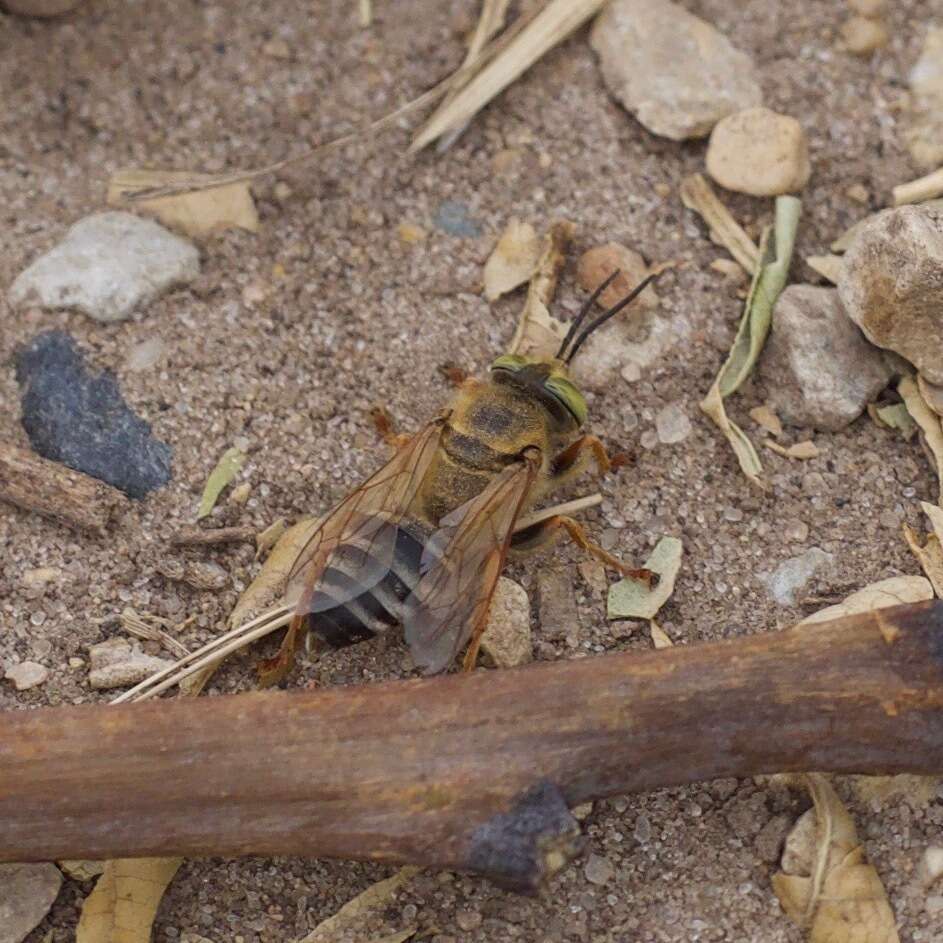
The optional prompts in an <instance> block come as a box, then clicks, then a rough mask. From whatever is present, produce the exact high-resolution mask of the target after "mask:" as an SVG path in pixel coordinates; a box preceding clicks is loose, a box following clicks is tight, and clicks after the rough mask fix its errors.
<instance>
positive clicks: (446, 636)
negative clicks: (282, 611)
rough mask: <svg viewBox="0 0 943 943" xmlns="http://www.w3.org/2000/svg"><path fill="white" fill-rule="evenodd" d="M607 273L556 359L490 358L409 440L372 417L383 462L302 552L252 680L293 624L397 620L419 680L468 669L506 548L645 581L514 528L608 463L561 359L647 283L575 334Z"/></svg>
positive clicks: (369, 624)
mask: <svg viewBox="0 0 943 943" xmlns="http://www.w3.org/2000/svg"><path fill="white" fill-rule="evenodd" d="M617 274H618V272H615V273H613V274H612V275H611V276H610V277H609V278H608V279H606V280H605V281H604V282H603V283H602V284H601V285H599V287H598V288H597V289H596V290H595V291H594V292H593V294H592V295H591V296H590V297H589V299H588V300H587V301H586V303H585V304H584V305H583V307H582V308H581V310H580V312H579V313H578V314H577V316H576V317H575V318H574V319H573V322H572V324H571V325H570V328H569V330H568V332H567V334H566V337H565V338H564V339H563V342H562V343H561V345H560V349H559V350H558V351H557V353H556V356H554V357H552V358H551V357H543V358H540V357H523V356H518V355H510V354H505V355H503V356H501V357H498V358H497V360H495V361H494V362H493V363H492V364H491V368H490V370H489V373H488V375H487V377H486V378H484V379H476V378H467V379H464V380H463V381H462V382H461V385H460V386H459V387H458V389H457V391H456V393H455V395H454V397H453V399H452V401H451V403H450V404H449V405H448V407H447V408H446V409H445V410H444V412H442V413H441V414H440V415H438V416H436V417H435V418H434V419H432V420H431V421H430V422H428V423H427V424H426V425H425V426H423V428H421V429H420V430H419V431H418V432H417V433H416V434H415V435H412V436H407V435H397V434H395V433H394V432H393V431H392V429H391V428H390V426H389V422H388V420H387V419H386V418H385V414H383V413H381V414H380V415H379V416H377V417H375V418H377V426H378V429H379V431H380V432H381V434H383V435H384V437H385V439H386V440H387V442H388V443H389V444H390V445H392V446H393V448H394V454H393V457H392V458H391V459H390V460H389V461H388V462H387V463H386V465H384V466H383V467H382V468H381V469H380V470H379V471H377V472H376V473H375V474H374V475H372V476H371V477H370V478H368V479H367V480H366V481H365V482H364V483H363V484H362V485H361V486H360V487H359V488H357V489H356V490H355V491H353V492H352V493H351V494H349V495H348V496H347V497H345V498H344V499H343V500H342V501H340V503H339V504H337V505H336V506H335V507H334V508H333V510H331V511H330V512H329V513H328V514H327V516H326V517H324V518H323V519H322V520H321V522H320V524H319V525H318V526H317V527H316V529H315V530H314V532H313V533H312V535H311V537H310V538H309V540H308V541H307V543H306V544H305V545H304V547H303V548H302V550H301V553H300V554H299V556H298V557H297V559H296V561H295V564H294V566H293V568H292V570H291V572H290V574H289V577H288V583H287V593H286V598H287V600H288V603H289V605H290V606H293V609H294V614H293V618H292V621H291V623H290V625H289V628H288V632H287V633H286V635H285V638H284V640H283V642H282V647H281V649H280V651H279V654H278V655H277V656H276V657H275V658H274V659H270V660H269V661H268V662H267V663H265V664H264V665H263V668H262V675H263V680H266V681H268V682H270V683H271V682H272V681H275V680H278V679H279V678H280V677H283V676H284V674H285V673H286V672H287V671H288V669H289V668H290V667H291V665H292V663H293V659H294V655H295V651H296V648H297V646H298V644H299V642H300V641H301V639H302V637H303V634H304V632H305V630H307V631H308V632H310V633H312V634H313V636H315V639H316V640H320V641H321V642H323V643H327V644H328V645H330V646H333V647H340V646H344V645H350V644H353V643H355V642H358V641H361V640H364V639H368V638H371V637H373V636H374V635H376V634H377V633H379V632H383V631H386V630H388V629H390V628H392V627H394V626H396V625H397V624H399V625H402V626H403V629H404V632H405V636H406V641H407V643H408V645H409V648H410V651H411V653H412V656H413V659H414V661H415V662H416V664H417V665H418V666H419V667H421V668H423V669H424V670H425V672H426V673H427V674H432V673H435V672H439V671H442V670H444V669H446V668H448V667H449V666H450V665H451V664H452V663H453V662H454V661H455V660H456V658H457V656H458V654H459V653H460V652H461V651H462V649H463V648H464V647H465V646H466V645H467V646H468V647H467V651H466V655H465V659H464V667H465V668H466V669H470V668H471V667H473V666H474V664H475V660H476V657H477V653H478V645H479V640H480V637H481V634H482V632H483V631H484V629H485V626H486V624H487V617H488V608H489V605H490V603H491V598H492V595H493V593H494V589H495V586H496V584H497V581H498V577H499V576H500V574H501V570H502V568H503V566H504V563H505V560H506V558H507V556H508V554H509V553H510V554H518V553H527V552H532V551H535V550H537V549H539V548H542V547H545V546H547V545H548V544H550V543H551V542H552V541H554V540H555V539H556V538H557V537H558V536H560V535H561V534H562V533H565V534H567V535H569V537H570V538H571V539H572V540H573V541H575V542H576V543H577V544H578V545H579V546H580V547H582V548H583V549H584V550H585V551H587V552H588V553H590V554H591V555H592V556H593V557H595V558H597V559H598V560H601V561H602V562H603V563H604V564H605V565H606V566H608V567H610V568H612V569H614V570H616V571H618V572H619V573H621V574H623V575H624V576H627V577H630V578H633V579H638V580H643V581H648V580H650V578H651V574H650V573H649V572H648V571H646V570H636V569H632V568H629V567H626V566H624V565H623V563H622V562H621V561H619V560H618V559H616V558H615V557H614V556H612V555H611V554H609V553H607V552H606V551H605V550H604V549H603V548H602V547H600V546H598V545H597V544H595V543H593V542H592V541H591V540H590V539H589V537H588V536H587V535H586V533H585V532H584V530H583V528H582V527H581V526H580V525H579V524H578V523H577V522H576V521H575V520H573V519H572V518H570V517H567V516H564V515H554V516H551V517H547V518H544V519H542V520H540V521H539V522H538V523H535V524H534V525H533V526H527V527H524V528H523V529H517V530H516V529H515V524H516V522H517V521H518V520H519V519H520V518H521V516H522V515H523V514H524V513H525V512H527V511H528V510H529V509H531V508H533V507H534V506H535V505H536V504H537V503H539V502H540V501H541V500H542V499H543V498H545V497H546V496H547V495H549V494H550V493H551V492H553V491H555V490H557V489H559V488H561V487H562V486H564V485H566V484H568V483H569V482H571V481H572V480H574V479H575V478H576V477H577V476H579V475H580V474H582V473H583V472H584V471H586V470H587V468H588V467H589V465H590V463H592V462H595V464H596V466H597V468H598V470H599V473H600V474H605V473H606V472H608V471H609V470H610V469H611V468H613V467H614V464H616V463H615V462H614V460H613V459H610V457H609V455H608V454H607V452H606V449H605V447H604V446H603V444H602V442H601V441H600V440H599V439H598V438H597V437H596V436H594V435H589V434H585V433H583V432H582V429H583V427H584V425H585V424H586V420H587V406H586V400H585V399H584V397H583V395H582V393H581V392H580V390H579V389H578V388H577V386H576V385H575V384H574V382H573V380H572V379H571V378H570V376H569V365H570V363H571V362H572V360H573V358H574V357H575V356H576V353H577V351H578V350H579V349H580V347H581V346H582V345H583V343H584V342H585V340H586V339H587V338H588V337H589V336H590V334H592V333H593V332H594V331H595V330H597V329H598V328H599V327H601V326H602V325H603V324H605V323H606V321H608V320H609V319H610V318H612V317H614V316H615V315H616V314H618V313H619V312H620V311H621V310H622V309H623V308H625V307H626V306H627V305H629V304H630V303H631V302H632V301H633V300H635V298H637V297H638V295H639V294H640V292H642V291H643V290H644V288H645V287H646V286H647V285H648V284H649V282H651V281H652V280H653V278H654V277H655V276H654V275H651V276H649V277H648V278H646V279H645V280H644V281H643V282H642V283H641V284H639V285H638V286H637V287H636V288H635V289H633V290H632V291H631V292H630V293H629V294H628V295H627V296H626V297H625V298H623V299H622V300H621V301H619V302H618V303H617V304H615V305H613V306H612V307H611V308H609V309H608V310H606V311H605V312H604V313H603V314H601V315H600V316H599V317H598V318H596V319H595V320H593V321H591V322H590V323H589V324H588V325H587V326H585V327H584V326H583V322H584V321H585V320H586V317H587V315H588V313H589V311H590V310H591V309H592V306H593V304H594V302H595V301H596V299H597V298H598V297H599V295H600V294H601V293H602V292H603V291H604V290H605V288H606V287H607V286H608V285H609V284H610V283H611V281H612V279H614V278H615V277H616V275H617ZM616 458H617V459H618V458H619V456H616Z"/></svg>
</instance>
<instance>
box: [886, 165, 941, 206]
mask: <svg viewBox="0 0 943 943" xmlns="http://www.w3.org/2000/svg"><path fill="white" fill-rule="evenodd" d="M893 192H894V206H903V205H904V204H905V203H923V202H924V201H925V200H935V199H936V198H937V197H939V196H943V167H941V168H940V169H939V170H935V171H933V173H932V174H927V175H926V176H925V177H920V178H918V179H917V180H911V181H910V182H909V183H902V184H901V185H900V186H898V187H894V191H893Z"/></svg>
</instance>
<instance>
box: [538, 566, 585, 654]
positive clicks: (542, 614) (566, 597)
mask: <svg viewBox="0 0 943 943" xmlns="http://www.w3.org/2000/svg"><path fill="white" fill-rule="evenodd" d="M537 613H538V618H539V620H540V634H541V635H542V636H543V637H544V638H548V639H562V638H566V637H567V636H568V635H573V636H575V635H578V634H579V630H580V614H579V610H578V609H577V608H576V600H575V599H574V598H573V587H572V586H571V585H570V582H569V580H568V579H567V577H566V575H565V574H564V573H562V572H561V571H560V570H541V571H540V572H539V573H538V574H537Z"/></svg>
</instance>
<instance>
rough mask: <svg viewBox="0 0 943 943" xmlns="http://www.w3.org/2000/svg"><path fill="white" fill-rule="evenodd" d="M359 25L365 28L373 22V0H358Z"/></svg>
mask: <svg viewBox="0 0 943 943" xmlns="http://www.w3.org/2000/svg"><path fill="white" fill-rule="evenodd" d="M358 8H359V12H360V25H361V26H362V27H363V28H364V29H366V28H367V27H368V26H369V25H370V24H371V23H372V22H373V0H359V3H358Z"/></svg>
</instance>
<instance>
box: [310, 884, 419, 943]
mask: <svg viewBox="0 0 943 943" xmlns="http://www.w3.org/2000/svg"><path fill="white" fill-rule="evenodd" d="M418 873H419V868H413V867H408V868H400V869H399V871H397V872H396V874H394V875H393V876H392V877H388V878H386V879H385V880H383V881H378V882H377V883H376V884H371V885H370V887H368V888H367V889H366V890H365V891H363V892H361V893H360V894H358V895H357V896H356V897H354V898H353V899H352V900H349V901H347V903H346V904H344V906H343V907H341V909H340V910H338V911H337V913H336V914H334V915H333V916H331V917H328V918H327V920H324V921H323V922H321V923H319V924H318V925H317V926H316V927H315V928H314V929H313V930H312V931H311V932H310V933H309V934H308V935H307V936H306V937H304V938H303V939H302V940H301V941H300V943H333V941H334V940H337V939H338V938H339V937H340V936H341V934H343V933H344V932H345V931H346V930H348V929H350V927H352V926H353V925H354V924H355V923H356V922H357V921H358V920H360V919H361V917H362V916H363V915H364V914H365V913H367V912H369V911H371V910H373V909H375V908H376V907H378V906H380V904H382V903H384V902H385V901H387V900H389V899H390V897H392V896H393V894H394V893H395V892H396V891H397V890H399V888H401V887H402V886H403V885H404V884H407V883H408V882H409V881H411V880H412V879H413V878H414V877H415V876H416V875H417V874H418ZM413 932H415V931H413Z"/></svg>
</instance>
